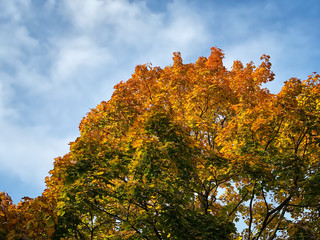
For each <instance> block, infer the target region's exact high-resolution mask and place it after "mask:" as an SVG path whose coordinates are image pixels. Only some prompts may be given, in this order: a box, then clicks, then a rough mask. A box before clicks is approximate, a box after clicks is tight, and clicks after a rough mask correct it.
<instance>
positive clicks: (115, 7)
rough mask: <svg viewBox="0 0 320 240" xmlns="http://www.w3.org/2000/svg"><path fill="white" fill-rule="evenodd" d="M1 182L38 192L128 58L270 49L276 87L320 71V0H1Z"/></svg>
mask: <svg viewBox="0 0 320 240" xmlns="http://www.w3.org/2000/svg"><path fill="white" fill-rule="evenodd" d="M0 9H1V11H0V191H6V192H8V193H9V194H10V195H11V197H12V198H13V199H14V201H15V202H17V201H19V200H20V198H21V197H24V196H30V197H36V196H38V195H40V194H41V193H42V191H43V189H44V187H45V185H44V178H45V176H47V175H48V171H49V170H50V169H51V168H52V167H53V160H54V158H55V157H58V156H62V155H64V154H65V153H67V152H68V150H69V146H68V143H69V142H70V141H73V140H75V138H76V137H77V136H78V135H79V132H78V125H79V123H80V121H81V119H82V118H83V117H84V116H85V114H86V113H87V112H89V111H90V109H91V108H94V107H95V106H96V105H97V104H98V103H100V102H101V101H102V100H108V99H109V98H110V96H111V94H112V91H113V86H114V85H115V84H116V83H118V82H119V81H121V80H126V79H128V78H130V76H131V74H132V73H133V71H134V67H135V66H136V65H138V64H144V63H146V62H151V63H152V64H153V65H155V66H161V67H164V66H166V65H170V64H172V52H175V51H180V52H181V53H182V57H183V59H184V62H186V63H187V62H194V61H195V60H196V59H197V58H198V57H199V56H208V55H209V53H210V48H211V47H212V46H217V47H219V48H222V49H223V50H224V53H225V56H226V58H225V61H224V62H225V65H226V66H227V67H230V66H231V65H232V62H233V61H234V60H241V61H243V62H245V63H246V62H249V61H253V62H254V63H256V64H257V65H258V64H259V63H260V56H261V55H262V54H269V55H270V56H271V62H272V64H273V71H274V73H275V74H276V79H275V80H274V81H273V82H272V83H271V84H269V85H268V87H269V88H270V90H271V91H272V92H274V93H276V92H278V91H279V90H280V89H281V87H282V85H283V82H284V81H285V80H288V79H289V78H291V77H298V78H301V79H306V78H307V76H308V75H310V74H311V73H312V72H320V17H319V12H320V2H319V0H307V1H306V0H269V1H264V0H261V1H253V0H252V1H251V0H246V1H244V0H243V1H239V0H225V1H220V0H207V1H205V0H202V1H196V0H194V1H191V0H170V1H169V0H168V1H164V0H162V1H159V0H81V1H79V0H10V1H8V0H0Z"/></svg>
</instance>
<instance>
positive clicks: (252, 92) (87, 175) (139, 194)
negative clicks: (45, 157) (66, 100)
mask: <svg viewBox="0 0 320 240" xmlns="http://www.w3.org/2000/svg"><path fill="white" fill-rule="evenodd" d="M223 57H224V55H223V52H222V50H221V49H219V48H212V49H211V54H210V56H209V57H208V58H206V57H200V58H199V59H198V60H197V61H196V62H195V63H190V64H184V63H183V61H182V58H181V55H180V53H174V57H173V61H174V62H173V65H172V66H168V67H166V68H164V69H161V68H159V67H153V66H152V65H151V64H147V65H139V66H137V67H136V69H135V72H134V74H133V75H132V77H131V78H130V79H129V80H128V81H126V82H120V83H119V84H117V85H116V86H115V90H114V93H113V95H112V97H111V99H110V100H109V101H108V102H102V103H101V104H99V105H98V106H97V107H96V108H95V109H92V110H91V111H90V112H89V113H88V114H87V116H86V117H85V118H84V119H83V120H82V122H81V124H80V127H79V128H80V136H79V138H77V139H76V140H75V141H74V142H72V143H71V144H70V152H69V153H68V154H66V155H65V156H64V157H61V158H57V159H56V160H55V165H54V169H53V170H52V171H50V177H48V178H47V180H46V183H47V189H46V190H45V192H44V194H43V196H41V197H39V200H41V199H42V200H41V201H40V202H41V204H43V203H48V204H46V205H45V206H46V208H45V209H46V210H45V211H44V212H45V214H44V215H41V216H39V215H38V217H36V216H37V215H36V214H35V212H34V211H30V210H29V213H30V212H31V213H32V214H31V215H29V218H28V219H29V220H28V222H29V223H30V222H34V219H37V218H38V219H48V218H49V217H51V223H50V224H49V225H48V224H47V225H43V227H42V228H43V229H47V230H46V231H44V232H43V233H42V234H43V235H42V236H50V237H51V238H52V239H62V238H63V239H236V238H237V239H248V240H258V239H319V238H320V229H319V223H320V222H319V210H320V191H319V190H320V186H319V182H320V181H319V180H320V174H319V153H320V149H319V148H320V134H319V133H320V132H319V131H320V130H319V129H320V125H319V124H320V119H319V117H320V114H319V113H320V112H319V111H320V84H319V83H320V76H319V75H318V74H313V75H311V76H309V77H308V79H307V80H306V81H301V80H299V79H295V78H292V79H290V80H289V81H287V82H285V85H284V87H283V88H282V90H281V92H280V93H278V94H272V93H270V92H269V91H268V90H267V89H266V88H263V86H262V85H263V84H265V83H267V82H269V81H272V80H273V78H274V74H273V73H272V71H271V63H270V62H269V58H270V57H269V56H267V55H263V56H262V57H261V60H262V62H261V64H260V65H259V66H255V65H254V64H253V63H248V64H247V65H246V66H243V64H242V63H241V62H239V61H235V62H234V64H233V66H232V68H231V69H230V70H228V69H226V68H225V67H224V66H223ZM33 201H35V200H30V199H29V200H28V201H27V202H28V204H29V202H32V203H33ZM28 204H27V205H26V203H24V204H20V205H18V208H19V209H21V212H22V213H23V212H25V211H24V210H22V209H29V207H23V208H22V207H19V206H29V205H28ZM41 204H40V205H41ZM2 205H3V204H2ZM9 205H10V204H9ZM40 205H39V204H32V206H35V208H39V206H40ZM13 208H14V207H13ZM6 209H7V208H6ZM240 218H243V219H244V221H245V224H246V227H245V228H244V230H243V231H242V233H237V232H236V228H235V223H236V222H237V221H238V220H239V219H240ZM33 233H34V234H38V235H40V233H36V231H33ZM29 236H36V235H30V233H29Z"/></svg>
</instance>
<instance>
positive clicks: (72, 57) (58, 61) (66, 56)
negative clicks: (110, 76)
mask: <svg viewBox="0 0 320 240" xmlns="http://www.w3.org/2000/svg"><path fill="white" fill-rule="evenodd" d="M56 51H57V55H56V58H55V59H54V62H53V67H52V72H51V76H52V78H53V80H54V81H55V80H58V81H59V80H66V79H72V77H73V75H74V74H75V73H76V72H79V71H80V70H83V68H88V70H89V69H90V68H93V69H94V68H98V67H100V66H102V65H105V66H106V65H107V64H108V62H109V61H110V60H111V57H110V54H109V51H108V49H107V48H105V47H101V46H98V45H97V44H95V43H94V42H92V41H91V40H90V39H89V38H86V37H74V38H73V39H68V40H66V39H64V40H62V41H61V42H59V43H58V44H57V46H56Z"/></svg>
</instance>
